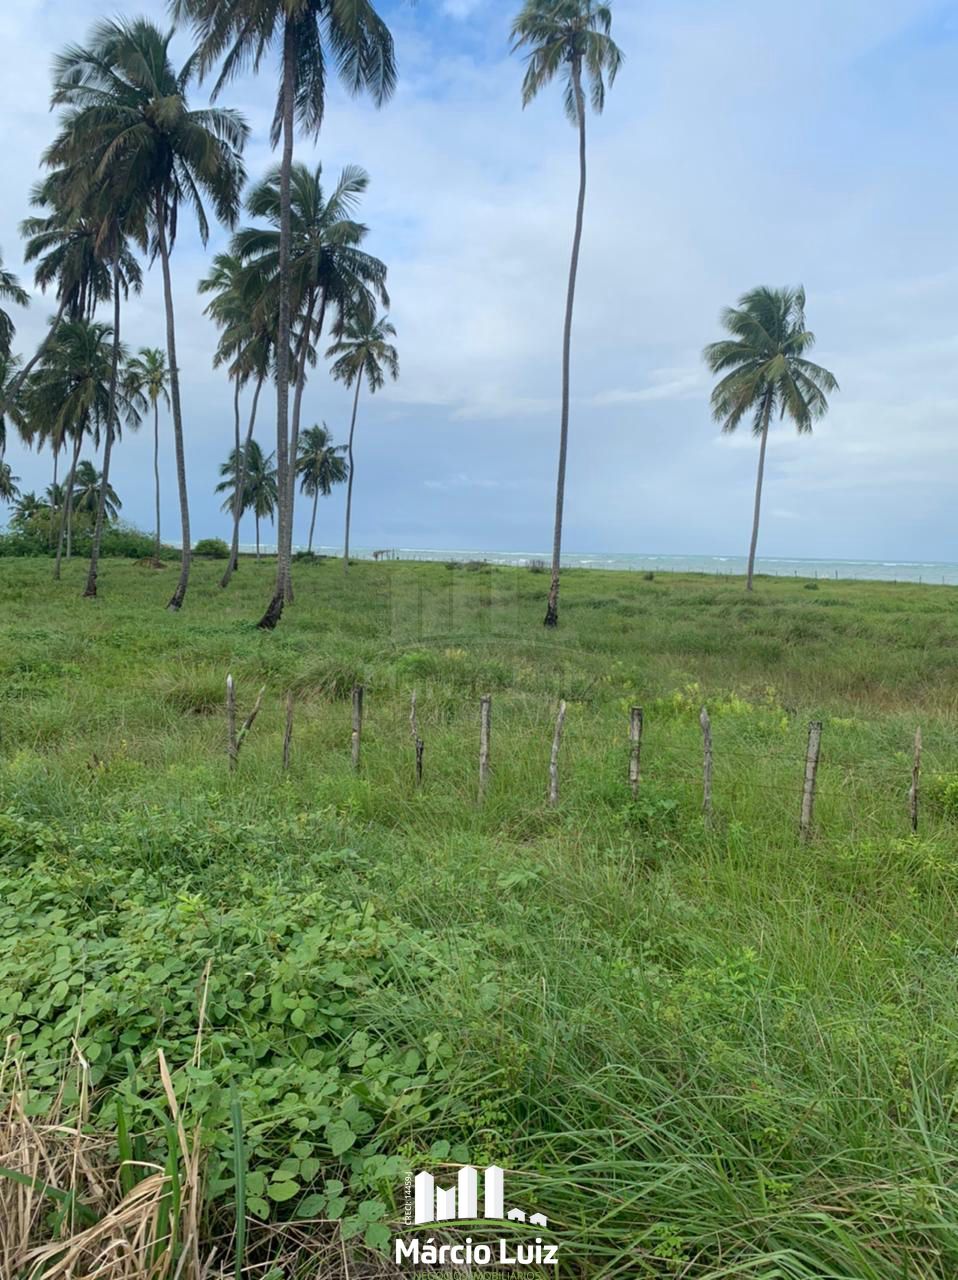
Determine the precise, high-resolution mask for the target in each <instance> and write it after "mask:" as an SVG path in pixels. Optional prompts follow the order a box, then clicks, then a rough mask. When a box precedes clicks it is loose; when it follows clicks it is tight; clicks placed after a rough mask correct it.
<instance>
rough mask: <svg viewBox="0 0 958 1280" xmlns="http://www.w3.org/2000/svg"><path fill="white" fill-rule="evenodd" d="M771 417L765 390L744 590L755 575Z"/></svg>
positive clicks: (748, 588) (770, 404) (750, 588)
mask: <svg viewBox="0 0 958 1280" xmlns="http://www.w3.org/2000/svg"><path fill="white" fill-rule="evenodd" d="M771 417H772V392H771V390H769V391H766V392H765V403H764V404H763V405H762V442H761V444H760V445H759V447H758V475H757V477H756V479H755V510H754V513H753V515H752V541H751V542H750V543H749V548H748V577H747V578H746V579H745V590H746V591H751V590H752V578H753V577H754V576H755V549H756V547H757V546H758V521H759V516H760V515H761V512H762V480H763V478H764V476H765V446H766V445H767V444H768V424H769V422H770V421H771Z"/></svg>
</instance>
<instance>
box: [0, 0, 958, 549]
mask: <svg viewBox="0 0 958 1280" xmlns="http://www.w3.org/2000/svg"><path fill="white" fill-rule="evenodd" d="M141 8H142V9H143V10H144V11H145V12H147V13H148V14H149V15H150V16H152V17H153V18H155V19H156V20H157V21H159V22H161V23H165V22H166V21H167V17H166V4H165V2H164V0H144V3H143V4H142V5H141ZM383 8H384V13H385V15H386V17H387V18H388V20H389V22H390V24H391V26H392V27H393V29H394V31H395V33H396V39H397V50H398V54H399V61H400V73H401V79H400V83H399V87H398V90H397V93H396V95H395V97H394V99H393V101H392V102H391V103H390V104H388V106H387V107H386V108H385V109H384V110H383V111H381V112H377V111H376V110H374V109H373V107H372V106H371V104H370V103H368V102H367V101H364V100H362V99H358V100H357V99H352V98H350V97H349V96H348V95H346V94H345V93H344V92H342V91H341V90H340V89H339V88H338V87H336V86H334V87H333V88H332V89H331V92H330V100H329V108H328V113H327V119H326V121H325V124H324V130H323V134H322V137H321V140H320V143H319V145H318V146H316V147H314V146H313V144H312V143H310V142H308V141H305V140H303V139H300V140H299V141H298V143H297V147H298V154H299V156H300V157H301V158H303V159H305V160H309V161H310V162H312V161H314V160H315V159H316V158H321V159H322V162H323V165H324V171H325V172H326V174H327V175H329V177H330V180H332V178H333V176H334V175H335V174H336V173H337V172H338V170H339V168H340V167H341V166H342V165H343V164H346V163H359V164H362V165H363V166H364V167H366V168H367V169H368V170H369V172H370V174H371V178H372V182H371V185H370V189H369V192H368V196H367V198H366V199H365V200H364V204H363V210H362V215H361V216H362V217H363V219H364V221H366V222H367V223H368V225H369V227H370V236H369V241H368V247H369V248H370V251H371V252H374V253H377V254H379V255H380V256H382V257H383V258H384V259H385V260H386V261H387V262H388V264H389V284H390V292H391V294H392V297H393V307H392V318H393V320H394V322H395V324H396V326H397V330H398V339H397V341H398V345H399V351H400V361H401V367H402V377H401V380H400V382H399V383H398V384H396V385H393V384H388V385H387V386H386V387H385V388H384V389H383V390H382V391H381V392H380V393H378V394H377V395H376V396H374V397H370V396H368V394H366V393H365V392H364V393H363V395H362V396H361V399H360V406H359V419H358V426H357V435H356V466H357V470H356V488H355V494H354V509H355V517H354V527H355V531H356V533H355V536H356V539H357V541H358V542H359V543H360V544H363V543H366V542H368V543H371V544H373V545H378V546H385V545H397V546H398V545H407V546H408V545H417V544H419V545H432V546H441V545H443V544H446V545H448V546H450V547H455V546H457V545H458V546H473V547H475V546H483V545H488V546H489V547H490V549H495V548H496V547H501V548H502V547H504V548H508V547H509V546H510V545H511V546H513V547H515V546H523V547H525V548H527V549H530V548H531V549H533V550H534V549H536V548H538V549H539V550H540V551H541V549H542V548H544V547H546V546H547V545H548V543H549V540H550V537H551V521H552V508H553V496H554V491H553V486H554V480H555V464H556V442H557V435H558V405H559V393H560V374H561V369H560V352H561V338H562V320H563V309H564V302H565V290H566V281H567V272H568V262H569V252H570V247H571V238H572V225H573V217H574V212H575V197H576V183H577V176H578V175H577V158H576V147H575V132H574V130H572V129H571V128H570V127H569V125H568V123H567V122H566V121H565V119H564V117H563V114H562V111H561V102H560V96H559V90H558V88H557V87H555V86H553V87H551V88H549V89H547V90H545V91H544V92H543V93H542V95H540V98H539V99H538V100H537V101H536V102H534V103H533V104H532V105H531V106H530V107H529V108H528V109H527V110H525V111H523V110H522V109H521V107H520V102H519V85H520V81H521V74H522V67H521V63H520V62H519V60H518V59H516V58H511V57H510V56H509V54H508V29H509V23H510V20H511V18H512V16H513V12H514V9H515V3H514V2H513V0H508V2H506V0H420V2H419V3H418V4H417V5H409V4H407V3H400V2H399V0H383ZM101 10H102V6H101V5H100V4H99V3H98V0H74V2H73V3H67V0H22V3H19V4H17V5H15V6H14V5H7V6H6V7H5V9H4V10H3V12H2V14H0V38H2V40H3V45H4V49H5V55H6V66H7V75H6V77H5V79H4V80H3V81H2V82H0V110H2V111H3V116H4V119H5V121H6V123H7V131H6V137H5V154H4V161H5V170H6V173H5V177H6V183H5V195H6V200H5V202H4V205H3V208H2V209H0V245H2V247H3V249H4V255H5V262H6V265H7V266H8V267H11V268H13V269H14V270H20V271H21V272H23V268H22V264H21V263H19V262H18V258H19V245H18V238H17V232H16V226H17V223H18V221H19V220H20V219H21V218H22V217H23V216H24V215H25V214H26V213H27V212H28V206H27V193H28V190H29V187H30V185H31V184H32V182H33V181H34V180H35V179H36V177H37V161H38V157H39V155H40V153H41V151H42V149H43V147H44V145H45V144H46V143H47V141H48V140H49V137H50V134H51V129H52V123H53V122H52V120H51V118H50V116H49V113H48V111H47V92H48V68H49V63H50V60H51V57H52V55H53V53H54V52H55V51H56V50H57V49H58V48H59V47H61V46H62V44H63V43H65V42H66V41H68V40H74V39H78V38H81V37H82V36H83V35H84V33H85V31H86V30H87V29H88V27H89V25H90V24H91V22H92V21H93V20H94V19H95V18H96V17H98V16H99V14H100V12H101ZM939 14H940V5H939V4H938V0H844V2H843V3H842V4H838V5H836V4H835V3H834V0H807V3H806V4H805V5H804V7H803V9H802V13H801V16H800V18H799V19H796V16H795V13H794V12H793V11H792V10H791V9H789V8H788V7H787V6H778V7H775V6H773V7H771V8H769V7H768V6H762V5H760V4H759V2H758V0H728V2H727V3H725V4H723V5H720V6H718V5H703V4H702V3H701V0H644V2H643V4H641V5H637V4H632V3H628V0H619V3H618V4H617V5H616V6H615V8H614V23H615V31H616V35H617V38H618V39H619V41H620V43H621V44H622V46H623V48H624V49H625V51H626V54H627V61H626V63H625V65H624V67H623V70H622V73H621V75H620V77H619V79H618V81H617V82H616V85H615V86H614V88H613V90H612V92H611V93H610V95H609V98H608V102H607V108H606V111H605V114H604V115H603V116H602V117H594V116H590V118H589V124H588V131H589V133H588V144H589V150H588V158H589V185H588V194H587V203H586V217H585V231H584V238H583V245H582V258H581V264H580V275H579V283H578V289H577V295H576V311H575V322H574V331H573V350H572V370H571V375H572V407H571V421H570V439H569V466H568V477H567V494H566V537H565V545H566V546H567V547H568V549H569V550H570V551H575V550H576V549H586V550H588V549H593V550H595V549H608V550H657V551H660V552H670V551H674V552H689V553H695V552H703V551H713V550H714V551H716V552H719V553H729V552H732V553H735V552H739V551H741V550H742V545H743V543H744V542H745V540H746V538H747V526H748V523H749V518H750V503H751V498H752V488H753V485H754V469H755V462H756V442H755V441H754V440H753V438H752V437H751V434H750V432H749V431H748V429H747V428H746V427H745V426H743V428H742V429H741V431H740V432H739V433H737V435H736V436H734V437H730V438H723V437H721V436H720V434H719V433H718V432H717V429H716V427H715V425H714V423H712V422H711V420H710V417H709V409H708V394H709V389H710V380H709V378H708V376H707V375H706V374H705V371H704V370H703V369H702V367H701V365H700V363H699V355H698V353H699V352H700V351H701V348H702V346H703V345H704V344H705V343H706V342H709V341H711V340H713V339H714V338H716V337H717V336H718V335H719V324H718V315H719V312H720V309H721V308H722V307H723V306H725V305H727V304H729V303H731V302H734V300H735V299H736V298H737V297H738V296H739V295H740V294H741V293H742V292H743V291H744V290H745V289H747V288H749V287H750V286H752V285H754V284H756V283H758V282H769V283H773V284H775V283H786V282H798V281H801V282H803V283H804V284H805V286H806V289H807V291H808V299H809V302H808V313H809V318H810V322H811V324H812V327H813V328H814V329H815V330H816V332H817V333H818V335H819V346H818V348H817V355H816V358H818V359H820V360H821V361H822V363H824V364H825V365H826V366H827V367H829V368H831V369H833V370H834V371H835V373H836V374H837V376H838V378H839V381H840V383H841V387H842V390H841V392H840V393H838V394H836V395H835V396H834V398H833V404H832V409H831V412H830V414H829V417H828V418H827V420H826V421H825V422H824V423H822V424H820V425H818V426H816V430H815V433H814V434H813V435H812V436H811V437H803V438H801V439H799V438H798V437H796V435H795V433H794V431H792V430H791V429H790V428H789V427H787V425H781V426H777V427H776V428H775V431H774V432H773V436H772V440H771V443H770V448H769V458H768V468H767V478H766V493H767V495H768V500H767V510H768V511H769V513H770V520H769V524H768V528H767V529H765V528H763V532H762V542H761V550H763V551H765V552H766V553H767V554H789V553H794V554H806V555H811V554H821V555H829V554H848V555H874V556H876V557H885V556H905V557H907V556H916V557H921V556H927V557H933V558H948V556H949V555H952V554H953V552H952V551H951V547H952V545H953V542H954V533H953V524H954V516H953V501H952V494H953V493H954V491H955V488H956V487H958V454H956V451H955V449H954V440H955V426H954V424H955V419H956V412H958V359H956V356H958V326H956V325H955V323H954V296H955V291H956V286H958V269H956V268H954V267H953V266H952V265H951V264H952V261H953V257H954V252H953V249H954V223H955V212H956V206H958V179H956V177H955V176H954V175H953V174H952V172H951V170H950V168H949V166H947V165H943V164H942V163H941V141H940V140H941V137H942V136H947V134H948V131H949V130H953V129H954V127H955V126H956V125H958V107H956V104H955V99H954V94H953V89H952V87H951V78H952V72H953V63H954V57H955V53H956V52H958V50H956V44H955V41H956V37H958V33H956V31H955V30H954V29H953V28H952V29H951V30H949V29H948V27H947V25H946V24H943V23H942V22H940V21H939V20H938V15H939ZM177 40H178V46H177V47H178V56H185V53H186V51H187V48H188V41H187V40H186V38H185V37H180V36H178V37H177ZM275 80H276V69H275V66H273V65H270V64H269V62H267V64H266V65H265V67H264V70H263V73H262V74H261V75H260V76H259V77H258V78H255V79H254V78H252V77H245V78H243V79H241V80H239V81H237V82H236V83H235V84H234V85H232V86H230V88H229V89H228V91H226V93H225V94H224V101H225V102H226V103H227V104H229V105H237V106H240V107H241V108H242V109H243V110H244V111H245V112H246V114H247V115H248V116H249V118H250V120H251V121H252V123H253V125H254V130H255V137H254V140H253V143H252V145H251V147H250V149H249V153H248V156H247V161H248V167H249V170H250V174H251V176H253V177H256V176H258V175H259V174H260V173H261V172H262V171H263V170H264V169H265V168H266V167H267V166H269V165H271V164H273V163H274V162H275V155H274V153H273V152H272V151H271V150H270V149H269V147H268V145H267V142H266V139H265V131H266V129H267V127H268V122H269V119H270V118H271V115H272V108H273V100H274V95H275ZM204 96H205V94H200V95H199V98H198V100H199V99H200V98H202V97H204ZM929 120H935V121H936V122H937V123H936V128H935V129H929V128H928V121H929ZM224 243H225V236H224V234H223V233H222V231H217V232H216V233H215V234H214V237H213V242H212V243H211V245H210V247H209V250H208V251H207V250H204V249H203V247H202V246H201V245H200V244H199V243H198V241H197V239H196V236H195V233H194V232H192V231H191V230H190V228H189V223H188V219H186V220H185V221H184V222H183V224H182V226H181V230H180V236H179V240H178V243H177V247H176V251H175V254H174V262H173V269H174V283H175V292H176V306H177V324H178V332H179V347H180V353H181V356H180V358H181V364H182V366H183V383H184V385H183V399H184V413H185V415H186V430H187V455H188V464H189V469H190V485H191V498H192V502H193V514H194V521H193V523H194V528H195V530H196V533H197V536H202V535H203V534H207V533H221V532H222V530H223V525H222V517H221V516H220V515H219V512H218V506H219V504H218V501H217V500H216V498H215V497H214V495H213V493H212V489H213V485H214V483H215V480H216V475H215V473H216V468H217V466H218V464H219V462H220V461H221V459H222V458H223V456H225V454H226V452H227V451H228V449H229V447H230V437H231V433H232V418H231V405H230V396H229V389H228V387H227V386H226V384H225V380H224V378H223V376H222V374H221V373H218V372H214V371H213V369H212V367H211V356H212V352H213V348H214V345H215V340H216V335H215V333H214V331H213V329H212V328H211V326H210V324H209V322H208V321H207V320H206V319H205V318H204V316H203V314H202V306H203V303H202V300H200V299H198V298H197V296H196V292H195V282H196V279H197V278H198V276H199V275H200V274H201V273H202V272H203V271H204V270H205V267H206V264H207V262H208V255H209V252H212V251H214V250H215V249H217V248H219V247H222V245H223V244H224ZM23 274H24V275H25V276H26V277H27V278H29V272H28V271H27V272H23ZM49 310H50V306H49V300H47V301H45V302H44V301H39V302H38V303H37V304H36V305H34V306H33V307H32V308H31V309H30V311H29V312H28V313H26V315H24V316H21V317H19V318H18V323H19V327H20V335H21V346H22V349H27V348H28V347H29V346H30V344H31V343H33V342H35V341H36V340H37V338H38V336H39V334H40V333H41V332H42V328H43V320H44V316H45V315H46V314H47V313H48V311H49ZM124 336H125V338H126V340H127V341H128V342H129V344H130V345H131V346H132V347H137V346H140V345H144V344H151V345H153V344H158V343H162V341H163V319H162V298H161V291H160V287H159V280H158V277H157V272H156V271H155V270H153V271H152V272H151V273H150V275H149V278H148V282H147V286H146V289H145V291H144V295H143V297H142V299H139V300H136V301H134V302H132V303H131V305H130V307H129V308H128V309H127V311H126V312H125V314H124ZM350 408H351V406H350V399H349V394H348V392H347V391H346V390H345V389H344V388H343V387H341V386H338V385H335V384H332V383H331V382H329V381H328V380H327V379H326V378H325V377H324V376H323V374H322V371H320V370H318V371H317V372H316V374H315V375H313V377H312V378H311V381H310V385H309V387H308V389H307V393H306V397H305V413H306V415H307V421H308V422H311V421H314V420H316V421H320V420H325V421H327V422H328V424H329V425H330V427H331V428H332V430H333V431H334V433H335V435H336V436H337V438H340V439H342V438H343V436H344V434H345V432H346V430H347V429H348V424H349V414H350ZM273 415H274V405H273V404H272V403H271V398H270V396H269V395H264V397H263V404H262V409H261V415H260V423H259V426H258V427H257V435H258V436H259V438H260V439H261V440H262V441H263V442H264V444H266V445H268V444H269V439H270V432H271V430H272V418H273ZM163 431H164V459H165V461H164V475H163V493H164V499H163V501H164V512H163V513H164V522H165V525H166V528H167V529H169V530H170V532H171V533H172V532H173V531H174V530H175V528H176V506H175V486H174V479H173V472H172V460H171V458H170V450H169V428H168V425H167V424H165V423H164V424H163ZM147 436H148V433H142V434H141V438H139V439H136V438H132V437H131V438H128V439H124V442H123V445H122V447H121V448H120V449H119V450H118V451H117V455H116V484H117V487H118V489H119V490H120V492H121V495H122V496H123V498H124V514H125V515H128V516H129V517H130V518H132V519H135V520H138V521H139V522H140V523H142V524H144V525H148V524H149V521H150V516H149V511H150V492H149V475H150V467H149V443H150V442H149V440H148V439H147ZM11 455H12V456H11V458H10V460H11V462H12V464H13V470H14V472H15V473H16V474H19V475H21V476H23V477H24V484H25V485H26V487H34V488H40V487H43V486H44V485H45V484H47V483H49V471H50V459H49V457H48V456H46V455H39V456H38V455H36V454H31V453H28V452H26V451H24V450H23V449H22V448H20V447H19V446H14V447H13V448H12V449H11ZM896 495H904V496H905V498H906V501H896V500H895V497H896ZM341 502H342V497H341V495H340V494H335V495H334V497H333V498H332V499H330V500H328V501H324V503H323V504H322V506H321V516H320V525H321V526H322V525H323V522H325V527H326V529H327V530H329V532H328V533H326V534H324V535H323V537H324V540H325V539H327V538H331V537H333V536H334V533H333V532H332V531H333V530H336V529H338V528H339V525H340V521H341V515H342V511H341ZM776 512H779V513H783V512H791V513H794V517H792V516H789V517H786V516H784V515H782V514H779V515H775V513H776ZM307 518H308V517H307V516H305V515H304V517H303V520H304V524H305V521H306V519H307Z"/></svg>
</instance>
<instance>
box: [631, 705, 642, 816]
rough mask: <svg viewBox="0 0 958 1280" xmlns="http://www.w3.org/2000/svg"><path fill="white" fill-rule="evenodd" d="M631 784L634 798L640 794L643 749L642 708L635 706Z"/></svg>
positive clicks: (632, 711)
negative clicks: (640, 769) (640, 768)
mask: <svg viewBox="0 0 958 1280" xmlns="http://www.w3.org/2000/svg"><path fill="white" fill-rule="evenodd" d="M629 742H630V743H631V747H630V749H629V786H630V787H631V789H632V799H633V800H634V799H635V797H636V796H637V795H638V794H639V757H640V754H641V751H642V708H641V707H633V708H632V710H631V711H630V712H629Z"/></svg>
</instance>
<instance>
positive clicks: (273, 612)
mask: <svg viewBox="0 0 958 1280" xmlns="http://www.w3.org/2000/svg"><path fill="white" fill-rule="evenodd" d="M295 77H296V36H295V27H294V25H293V22H292V20H291V19H290V18H287V19H286V21H285V23H284V26H283V89H282V93H283V112H282V114H283V160H282V164H281V166H280V178H279V317H278V323H277V333H276V472H277V480H278V482H279V483H278V492H279V511H278V513H277V538H278V546H277V556H276V586H275V589H274V591H273V598H272V600H270V602H269V604H268V605H267V607H266V612H265V613H264V614H263V616H262V618H260V620H259V622H258V624H257V625H258V626H259V627H262V628H263V630H266V631H272V629H273V628H274V627H275V626H276V624H277V623H278V622H279V620H280V618H281V617H282V616H283V604H284V603H285V600H286V589H287V582H288V580H289V559H290V556H289V550H288V548H289V546H290V545H291V544H290V543H287V540H286V526H287V520H288V517H289V515H290V512H289V511H288V510H287V508H288V504H287V501H286V494H287V485H288V473H287V467H288V466H289V293H290V288H289V286H290V280H289V242H290V221H291V219H290V175H291V172H292V168H293V110H294V106H295V87H296V86H295Z"/></svg>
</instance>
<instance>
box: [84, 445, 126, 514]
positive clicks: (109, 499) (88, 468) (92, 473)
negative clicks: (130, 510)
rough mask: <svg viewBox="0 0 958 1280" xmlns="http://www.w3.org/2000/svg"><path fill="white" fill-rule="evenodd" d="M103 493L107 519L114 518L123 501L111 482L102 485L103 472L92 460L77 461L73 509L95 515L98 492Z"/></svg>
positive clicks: (97, 509) (98, 500)
mask: <svg viewBox="0 0 958 1280" xmlns="http://www.w3.org/2000/svg"><path fill="white" fill-rule="evenodd" d="M101 492H103V493H104V499H103V501H104V507H105V509H106V514H107V517H108V519H110V520H116V518H117V516H119V514H120V508H121V507H122V506H123V503H122V502H121V501H120V499H119V496H118V495H117V492H116V490H115V489H114V488H113V486H112V485H111V484H107V485H106V486H104V484H103V473H102V472H100V471H97V469H96V467H95V466H94V465H93V463H92V462H88V461H86V460H85V459H84V461H83V462H81V463H79V465H78V466H77V469H76V476H75V477H74V495H73V510H74V511H75V512H76V511H83V512H85V513H86V514H87V515H91V516H96V513H97V512H98V511H99V509H100V494H101Z"/></svg>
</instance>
